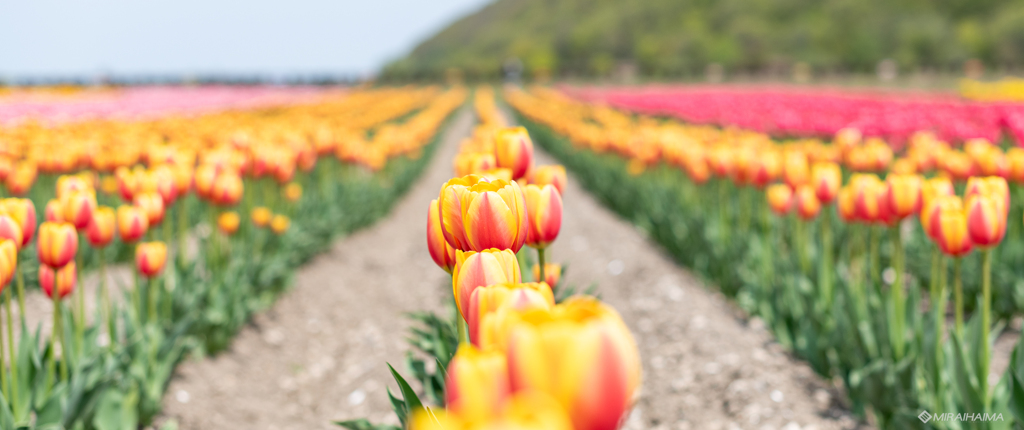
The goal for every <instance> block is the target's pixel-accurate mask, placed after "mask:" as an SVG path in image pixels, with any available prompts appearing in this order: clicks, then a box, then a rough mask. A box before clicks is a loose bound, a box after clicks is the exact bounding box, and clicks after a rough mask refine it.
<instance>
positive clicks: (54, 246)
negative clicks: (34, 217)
mask: <svg viewBox="0 0 1024 430" xmlns="http://www.w3.org/2000/svg"><path fill="white" fill-rule="evenodd" d="M36 247H37V248H38V251H39V262H40V263H42V264H45V265H47V266H50V267H56V268H60V267H64V266H65V265H67V264H68V263H69V262H71V260H73V259H74V258H75V253H77V252H78V233H77V232H75V226H73V225H71V224H68V223H57V222H51V221H47V222H44V223H43V225H41V226H39V241H38V243H37V244H36Z"/></svg>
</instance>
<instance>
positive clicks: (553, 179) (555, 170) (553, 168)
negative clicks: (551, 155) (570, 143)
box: [530, 164, 568, 194]
mask: <svg viewBox="0 0 1024 430" xmlns="http://www.w3.org/2000/svg"><path fill="white" fill-rule="evenodd" d="M530 183H531V184H536V185H538V186H541V187H543V186H544V185H552V186H554V187H555V189H557V190H558V194H563V193H565V184H566V183H568V180H567V178H566V174H565V166H563V165H561V164H551V165H547V166H537V167H536V168H535V169H533V175H532V177H531V179H530Z"/></svg>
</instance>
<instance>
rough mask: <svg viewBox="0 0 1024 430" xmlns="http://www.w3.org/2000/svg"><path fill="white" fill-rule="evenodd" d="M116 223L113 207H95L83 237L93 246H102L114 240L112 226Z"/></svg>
mask: <svg viewBox="0 0 1024 430" xmlns="http://www.w3.org/2000/svg"><path fill="white" fill-rule="evenodd" d="M116 224H117V220H116V216H115V215H114V209H113V208H109V207H106V206H100V207H98V208H96V212H93V214H92V220H91V221H90V222H89V227H88V228H86V230H85V237H86V238H87V239H89V243H90V244H91V245H92V246H93V248H102V247H104V246H107V245H109V244H110V242H111V241H113V240H114V226H115V225H116Z"/></svg>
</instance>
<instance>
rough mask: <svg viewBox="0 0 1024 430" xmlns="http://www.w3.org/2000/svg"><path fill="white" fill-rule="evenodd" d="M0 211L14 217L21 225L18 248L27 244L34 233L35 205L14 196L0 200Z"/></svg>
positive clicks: (19, 225)
mask: <svg viewBox="0 0 1024 430" xmlns="http://www.w3.org/2000/svg"><path fill="white" fill-rule="evenodd" d="M0 212H3V213H5V214H7V215H9V216H10V217H11V218H14V221H16V222H17V223H18V227H21V233H22V235H21V243H20V244H18V248H19V249H20V248H22V247H24V246H25V245H28V243H29V242H31V241H32V238H33V237H35V234H36V205H35V204H33V203H32V200H29V199H20V198H16V197H12V198H7V199H3V200H0Z"/></svg>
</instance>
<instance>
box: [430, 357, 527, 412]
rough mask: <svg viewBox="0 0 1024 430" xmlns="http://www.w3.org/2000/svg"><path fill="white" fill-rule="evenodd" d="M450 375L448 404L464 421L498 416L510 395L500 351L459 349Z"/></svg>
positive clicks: (449, 369)
mask: <svg viewBox="0 0 1024 430" xmlns="http://www.w3.org/2000/svg"><path fill="white" fill-rule="evenodd" d="M447 372H448V375H447V377H446V378H445V379H446V382H445V404H446V405H447V409H448V411H449V412H451V413H455V414H458V416H460V417H462V418H463V419H465V420H468V421H476V422H479V421H482V420H485V419H487V418H489V417H492V416H494V415H497V414H498V413H499V412H500V411H501V407H502V405H503V404H504V402H505V399H506V398H507V397H508V396H509V394H511V391H510V390H509V386H508V384H509V381H508V362H507V361H506V360H505V354H504V353H503V352H501V351H495V350H490V351H481V350H479V349H477V348H476V347H474V346H471V345H463V346H460V347H459V350H458V352H456V353H455V356H454V357H452V360H451V362H450V363H449V364H448V369H447Z"/></svg>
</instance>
